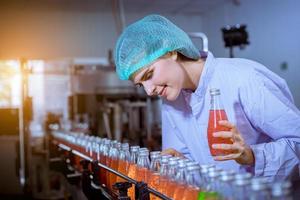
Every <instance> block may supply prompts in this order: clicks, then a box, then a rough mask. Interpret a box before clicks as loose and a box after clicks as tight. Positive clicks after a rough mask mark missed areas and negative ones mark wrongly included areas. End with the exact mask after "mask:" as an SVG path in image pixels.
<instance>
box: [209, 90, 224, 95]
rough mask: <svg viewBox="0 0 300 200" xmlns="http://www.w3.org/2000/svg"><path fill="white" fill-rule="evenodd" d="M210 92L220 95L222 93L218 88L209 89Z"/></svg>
mask: <svg viewBox="0 0 300 200" xmlns="http://www.w3.org/2000/svg"><path fill="white" fill-rule="evenodd" d="M209 93H210V95H219V94H221V93H220V89H217V88H211V89H209Z"/></svg>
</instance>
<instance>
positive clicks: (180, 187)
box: [173, 184, 187, 200]
mask: <svg viewBox="0 0 300 200" xmlns="http://www.w3.org/2000/svg"><path fill="white" fill-rule="evenodd" d="M186 187H187V185H186V184H177V186H176V188H175V192H174V194H173V199H174V200H182V199H183V195H184V191H185V189H186Z"/></svg>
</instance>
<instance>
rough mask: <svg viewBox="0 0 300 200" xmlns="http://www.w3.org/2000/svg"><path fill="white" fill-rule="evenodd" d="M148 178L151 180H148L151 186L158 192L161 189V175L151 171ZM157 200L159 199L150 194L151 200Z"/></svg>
mask: <svg viewBox="0 0 300 200" xmlns="http://www.w3.org/2000/svg"><path fill="white" fill-rule="evenodd" d="M148 177H149V179H148V183H149V186H150V187H151V188H153V189H155V190H157V191H158V189H159V187H160V185H159V173H158V172H150V171H149V175H148ZM156 199H159V198H158V197H156V196H155V195H153V194H150V200H156Z"/></svg>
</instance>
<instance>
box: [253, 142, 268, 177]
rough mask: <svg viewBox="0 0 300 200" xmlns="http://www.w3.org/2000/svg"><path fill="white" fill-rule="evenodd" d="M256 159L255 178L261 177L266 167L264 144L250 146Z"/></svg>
mask: <svg viewBox="0 0 300 200" xmlns="http://www.w3.org/2000/svg"><path fill="white" fill-rule="evenodd" d="M250 147H251V149H252V151H253V155H254V159H255V165H254V174H255V176H261V175H263V173H264V168H265V166H266V157H265V152H264V144H255V145H250Z"/></svg>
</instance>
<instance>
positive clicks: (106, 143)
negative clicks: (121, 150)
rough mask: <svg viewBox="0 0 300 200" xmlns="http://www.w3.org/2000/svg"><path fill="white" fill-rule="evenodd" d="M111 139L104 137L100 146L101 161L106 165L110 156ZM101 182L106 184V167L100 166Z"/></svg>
mask: <svg viewBox="0 0 300 200" xmlns="http://www.w3.org/2000/svg"><path fill="white" fill-rule="evenodd" d="M110 142H111V141H110V140H109V139H104V140H103V142H102V145H101V146H100V163H101V164H102V165H106V160H107V157H108V153H109V149H110ZM99 176H100V183H101V184H104V185H106V169H103V168H102V167H100V174H99Z"/></svg>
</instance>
